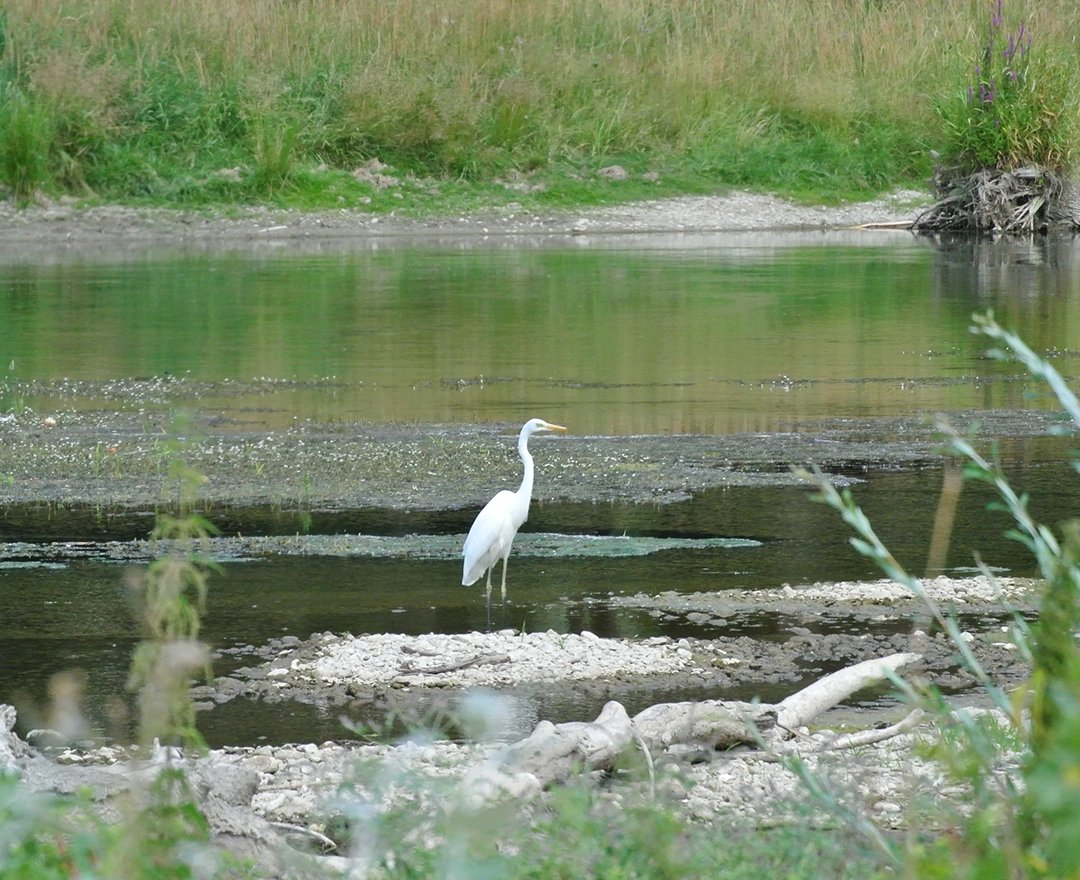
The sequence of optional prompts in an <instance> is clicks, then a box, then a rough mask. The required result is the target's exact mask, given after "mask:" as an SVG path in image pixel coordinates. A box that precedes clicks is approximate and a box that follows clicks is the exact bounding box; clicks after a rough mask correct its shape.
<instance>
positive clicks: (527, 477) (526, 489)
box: [517, 434, 533, 510]
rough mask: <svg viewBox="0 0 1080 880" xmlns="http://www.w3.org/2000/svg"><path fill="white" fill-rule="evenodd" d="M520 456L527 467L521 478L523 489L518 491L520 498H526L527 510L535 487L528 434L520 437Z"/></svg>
mask: <svg viewBox="0 0 1080 880" xmlns="http://www.w3.org/2000/svg"><path fill="white" fill-rule="evenodd" d="M518 455H520V456H521V463H522V464H523V465H525V474H524V476H522V478H521V488H520V489H518V490H517V494H518V496H519V497H524V498H525V505H526V510H527V509H528V504H529V499H530V498H531V497H532V487H533V457H532V456H531V455H530V454H529V437H528V435H527V434H522V435H521V436H520V437H518Z"/></svg>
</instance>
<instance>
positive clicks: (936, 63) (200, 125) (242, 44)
mask: <svg viewBox="0 0 1080 880" xmlns="http://www.w3.org/2000/svg"><path fill="white" fill-rule="evenodd" d="M1009 5H1010V10H1011V11H1010V14H1011V15H1012V16H1013V17H1014V18H1015V19H1017V20H1023V21H1025V22H1026V23H1027V27H1028V30H1029V32H1031V33H1035V34H1037V39H1038V40H1039V44H1040V47H1041V49H1042V50H1043V51H1045V52H1046V53H1047V54H1048V55H1049V56H1051V57H1054V58H1057V59H1058V60H1059V61H1061V63H1063V64H1072V65H1075V62H1076V52H1077V50H1076V47H1075V44H1074V43H1073V42H1072V35H1073V34H1074V33H1076V31H1077V30H1078V28H1080V9H1078V8H1077V6H1076V4H1073V3H1069V2H1067V0H1043V2H1038V3H1037V2H1034V0H1013V2H1010V4H1009ZM5 10H6V11H5V12H4V13H2V18H0V113H4V114H7V115H8V116H10V115H11V114H12V113H13V112H16V111H18V112H30V113H31V114H32V117H33V118H34V119H40V120H44V121H46V122H47V123H48V124H43V126H42V127H41V128H40V131H41V132H44V134H41V135H38V136H39V137H44V138H45V139H46V140H47V141H48V144H47V150H46V162H45V168H46V171H47V173H45V174H42V173H37V172H35V173H30V174H29V175H26V177H27V180H26V181H25V182H21V183H20V182H17V181H16V182H15V183H14V184H13V183H12V181H13V180H14V179H15V178H13V176H12V174H11V172H10V170H7V171H5V175H6V177H7V179H8V182H9V185H14V186H15V187H16V188H20V189H21V190H26V189H28V188H29V187H31V186H38V185H47V186H49V187H52V188H53V189H56V190H69V191H74V192H78V191H80V190H81V191H83V192H89V191H92V192H97V193H99V194H101V195H103V196H108V197H116V198H128V199H131V198H135V197H147V198H152V199H158V200H166V201H175V202H181V203H184V202H188V203H190V202H199V201H207V200H210V201H213V200H222V199H225V200H228V199H236V200H244V199H251V198H261V197H265V196H266V193H267V192H277V191H281V190H282V189H287V188H288V183H289V180H290V177H293V176H295V173H296V172H297V171H300V170H302V169H304V168H309V167H317V166H319V165H320V164H325V165H327V166H329V167H330V168H339V169H345V170H348V169H351V168H353V167H355V166H356V165H358V164H359V163H360V162H362V161H363V160H366V159H368V158H370V157H373V156H377V157H378V158H380V159H381V160H382V161H384V162H390V163H391V164H393V165H395V166H397V167H398V169H399V170H401V171H411V172H414V173H415V174H418V175H436V176H440V177H463V178H467V179H478V180H491V179H493V178H495V177H496V176H498V175H502V174H506V173H509V172H511V171H516V172H532V171H548V172H550V171H552V170H553V169H554V170H561V171H562V172H564V175H568V174H570V173H575V171H577V172H580V170H581V169H582V168H584V169H591V168H594V167H597V166H599V165H600V164H602V163H604V162H609V161H614V160H618V161H620V162H622V163H623V164H624V165H626V166H627V167H628V168H630V169H631V170H647V169H650V168H651V169H653V170H661V171H665V172H668V171H670V172H671V173H672V174H676V175H678V174H681V175H683V177H684V178H685V180H684V181H683V183H684V185H685V186H689V187H693V186H697V187H703V186H710V185H719V184H738V185H750V186H758V187H770V188H774V189H780V190H784V191H789V192H798V191H806V192H816V193H819V194H820V195H824V196H828V195H833V196H839V195H844V194H847V193H854V192H872V191H875V190H880V189H882V188H885V187H888V186H890V185H892V184H894V183H896V182H897V181H902V180H907V179H912V178H915V177H918V176H919V175H922V174H924V173H926V172H927V171H928V170H929V164H930V160H929V158H928V150H929V149H930V148H933V147H935V141H936V139H937V129H938V123H937V121H936V117H935V114H934V112H933V106H934V101H935V99H937V98H940V97H941V96H942V95H943V93H944V92H945V91H947V90H948V89H950V88H952V89H955V83H957V82H959V81H960V79H961V77H962V76H963V74H964V72H965V71H966V70H968V69H970V67H969V64H970V60H971V58H970V55H971V54H972V51H974V50H975V49H977V47H978V46H980V45H981V41H982V34H983V31H984V29H985V22H986V19H987V15H988V12H989V7H988V6H987V7H985V8H984V4H982V3H978V2H971V0H942V2H933V0H910V2H904V3H897V2H886V0H755V2H748V0H684V2H674V0H666V2H663V0H575V2H569V0H530V2H521V0H490V2H484V3H471V2H467V0H436V2H421V0H381V2H375V0H356V2H348V3H346V2H341V0H306V2H302V3H296V2H285V0H259V2H256V0H189V2H184V3H161V2H156V0H126V2H123V3H120V2H118V0H67V2H62V0H9V2H8V3H6V4H5ZM13 108H14V109H13ZM18 108H30V110H19V109H18ZM20 118H21V117H20ZM30 128H33V126H30ZM21 130H23V131H24V132H25V131H29V128H28V127H27V125H26V123H22V124H21ZM35 130H36V131H37V130H39V129H35ZM11 140H12V139H11V137H7V138H6V140H5V142H4V143H0V153H2V154H3V155H5V156H13V157H15V158H14V159H13V160H11V161H15V162H17V163H18V162H21V161H23V160H20V159H18V156H19V155H20V153H19V151H20V150H22V151H23V153H22V154H21V155H23V157H24V159H25V156H26V152H25V150H26V148H25V146H20V144H18V143H9V142H10V141H11ZM5 161H8V160H5ZM9 164H10V162H9ZM31 164H32V163H31ZM237 165H240V166H242V168H243V169H244V172H245V173H244V174H243V175H242V176H243V180H242V181H241V182H236V181H230V180H228V179H227V178H222V177H215V176H214V175H213V172H214V171H216V170H218V169H220V168H233V167H236V166H237ZM28 167H29V166H28Z"/></svg>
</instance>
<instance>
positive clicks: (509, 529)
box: [461, 419, 566, 604]
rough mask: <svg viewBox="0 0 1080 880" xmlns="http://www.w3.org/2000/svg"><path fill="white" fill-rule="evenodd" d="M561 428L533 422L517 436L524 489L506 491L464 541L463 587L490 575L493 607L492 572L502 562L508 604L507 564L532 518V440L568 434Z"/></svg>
mask: <svg viewBox="0 0 1080 880" xmlns="http://www.w3.org/2000/svg"><path fill="white" fill-rule="evenodd" d="M565 430H566V428H564V427H563V426H562V425H552V424H549V423H548V422H545V421H544V420H543V419H530V420H529V421H527V422H526V423H525V424H524V426H523V427H522V429H521V433H520V434H519V435H518V455H520V456H521V462H522V464H524V465H525V475H524V476H523V477H522V479H521V487H520V488H519V489H518V490H517V491H516V492H511V491H510V490H509V489H503V490H502V491H501V492H499V493H497V494H496V495H495V497H494V498H492V499H491V500H490V501H489V502H488V503H487V504H486V505H485V506H484V509H483V510H481V511H480V513H479V514H478V515H477V517H476V519H475V520H474V521H473V524H472V528H471V529H469V536H468V537H467V538H466V539H465V549H464V551H463V555H464V557H465V566H464V569H463V572H462V575H461V583H462V584H463V585H465V586H466V587H468V586H471V585H472V584H474V583H476V581H477V580H479V579H480V576H481V575H482V574H484V573H485V572H487V599H488V603H489V604H490V603H491V570H492V569H493V568H494V567H495V564H496V563H497V562H498V561H499V560H500V559H501V560H502V563H503V570H502V598H503V602H505V601H506V561H507V559H508V558H509V557H510V547H511V545H512V544H513V543H514V536H515V535H516V534H517V531H518V529H520V528H521V524H522V523H523V522H525V520H527V519H528V518H529V501H531V500H532V487H533V459H532V456H531V455H530V454H529V438H530V437H531V436H532V435H533V434H536V433H538V432H544V431H565Z"/></svg>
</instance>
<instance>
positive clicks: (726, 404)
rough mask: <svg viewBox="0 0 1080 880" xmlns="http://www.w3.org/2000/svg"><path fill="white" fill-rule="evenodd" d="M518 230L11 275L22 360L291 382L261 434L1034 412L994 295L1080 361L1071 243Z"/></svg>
mask: <svg viewBox="0 0 1080 880" xmlns="http://www.w3.org/2000/svg"><path fill="white" fill-rule="evenodd" d="M514 241H515V240H511V241H509V242H508V241H506V240H499V241H498V242H487V243H484V242H477V241H475V240H474V241H471V242H469V244H468V246H466V245H462V246H460V247H456V248H451V247H448V246H447V245H446V244H445V243H442V244H438V245H431V246H428V247H419V246H413V247H395V246H392V245H391V246H387V244H386V243H385V242H383V243H382V244H381V246H374V245H372V246H369V247H366V248H360V247H347V246H346V245H345V244H343V243H340V242H336V243H335V242H328V243H323V245H322V247H320V248H315V249H312V246H308V248H307V249H300V248H298V250H297V252H291V251H290V250H289V249H288V248H281V249H277V250H271V251H268V250H265V249H255V250H252V249H248V250H225V251H214V252H205V251H198V252H185V251H183V250H151V251H145V252H136V253H126V254H124V255H123V258H122V259H118V260H115V261H110V260H109V259H107V255H104V256H102V257H100V258H96V259H94V260H88V259H87V258H85V257H79V258H74V257H73V258H72V259H70V260H64V259H61V258H59V257H58V259H57V260H56V261H55V262H50V263H46V264H43V265H42V264H23V263H17V264H12V265H8V266H2V265H0V370H5V369H6V373H7V377H8V378H9V379H21V380H58V379H61V378H64V377H68V378H71V379H81V380H89V379H96V380H107V379H119V378H126V377H132V376H161V375H174V376H188V377H191V378H193V379H195V380H199V381H221V380H240V381H248V380H253V379H261V378H267V379H270V380H275V381H284V380H290V381H291V382H292V384H287V385H281V386H279V387H278V388H277V391H276V393H272V394H269V395H267V394H260V395H259V396H257V397H245V396H243V395H242V394H241V395H240V396H232V394H231V393H229V394H228V395H223V396H221V397H220V398H219V399H216V400H211V401H203V403H204V405H205V404H207V403H209V404H210V405H212V406H214V407H216V408H220V409H221V410H223V411H227V412H229V413H231V414H233V415H235V416H237V417H239V418H241V419H242V420H243V421H244V422H247V423H255V424H271V425H281V424H287V423H291V422H292V421H293V419H294V418H300V419H305V418H311V419H314V420H317V421H341V420H360V421H384V422H385V421H406V422H408V421H449V422H457V423H460V422H489V421H500V422H511V423H514V422H521V421H524V420H525V419H526V418H529V417H531V416H533V415H536V414H542V415H543V416H544V417H546V418H548V419H549V420H551V421H557V422H559V423H561V424H566V425H568V426H571V427H572V428H573V430H574V431H575V432H576V433H579V434H632V433H653V432H655V433H688V432H701V433H724V432H731V431H746V430H773V429H778V428H780V429H782V428H785V427H789V426H791V425H792V423H793V422H796V421H804V420H814V419H819V418H824V417H837V416H839V417H844V416H860V417H861V416H887V415H895V414H900V413H909V412H912V411H933V410H940V409H965V408H980V407H992V406H1017V405H1021V390H1022V389H1021V388H1019V387H1018V386H1017V385H1016V383H1014V382H1011V381H1008V378H1007V377H1011V376H1013V375H1015V373H1016V372H1017V371H1016V370H1015V368H1013V367H1011V366H1002V365H999V364H996V363H993V362H990V361H987V360H986V359H985V358H984V356H983V351H984V349H985V348H986V346H985V345H983V344H982V343H980V341H979V340H978V339H976V338H975V337H973V336H972V335H971V334H970V333H969V332H968V325H969V323H970V316H971V313H972V311H973V310H976V309H985V308H988V307H993V308H994V309H995V310H996V311H997V312H998V314H999V315H1000V316H1001V317H1002V318H1003V319H1005V320H1006V321H1008V322H1009V323H1010V324H1012V325H1013V326H1014V327H1015V328H1016V329H1017V330H1019V331H1020V332H1021V333H1022V334H1023V335H1024V336H1025V338H1027V339H1028V340H1029V342H1031V343H1032V344H1034V345H1036V346H1038V347H1039V348H1040V349H1042V350H1046V351H1050V352H1053V353H1055V354H1056V355H1057V357H1056V361H1055V362H1056V363H1057V364H1058V365H1059V366H1060V367H1061V368H1062V369H1063V371H1064V372H1066V373H1067V374H1068V375H1074V374H1075V371H1076V369H1077V360H1076V357H1077V355H1078V353H1080V326H1078V321H1080V317H1078V315H1080V310H1078V303H1080V247H1078V246H1077V245H1076V243H1075V242H1074V241H1073V240H1072V239H1071V238H1070V239H1051V240H1043V241H1039V242H1035V243H1024V242H1006V243H996V244H995V243H991V242H983V241H976V240H972V239H965V240H959V241H956V242H953V243H948V244H935V243H932V242H930V241H928V240H922V239H915V238H913V237H911V236H910V235H908V234H907V233H896V232H891V233H890V232H877V233H862V234H858V235H856V234H854V233H845V234H841V233H831V234H830V233H803V234H793V233H788V234H783V235H774V234H767V233H755V234H732V233H728V234H716V235H697V236H686V237H677V236H654V237H649V236H634V237H617V236H612V237H605V238H600V239H592V240H587V241H580V240H576V239H575V240H573V242H572V243H571V244H570V245H567V244H565V243H564V244H563V245H562V246H560V247H556V246H552V245H547V246H535V247H530V246H528V242H525V243H524V244H523V243H522V242H517V246H514ZM9 365H13V367H11V368H9V369H8V367H9ZM0 376H3V372H0ZM310 383H315V384H314V385H312V384H310ZM13 393H14V392H10V391H9V394H8V397H9V398H10V397H11V395H12V394H13ZM25 402H26V403H29V404H30V405H34V404H35V403H38V402H39V401H38V399H37V398H35V396H34V394H33V392H32V391H31V392H30V395H29V397H28V398H27V399H26V401H25ZM5 403H6V405H8V406H10V405H11V403H12V401H11V400H8V401H4V400H3V399H2V398H0V407H2V406H4V405H5ZM40 403H41V405H42V407H44V406H46V405H55V402H54V401H51V400H50V401H49V402H48V404H46V401H44V400H42V401H40ZM63 403H64V404H65V405H87V404H86V403H85V402H80V401H75V400H68V401H63Z"/></svg>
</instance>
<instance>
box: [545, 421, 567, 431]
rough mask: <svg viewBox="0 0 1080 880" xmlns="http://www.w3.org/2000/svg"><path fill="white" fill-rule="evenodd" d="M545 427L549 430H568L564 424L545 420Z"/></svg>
mask: <svg viewBox="0 0 1080 880" xmlns="http://www.w3.org/2000/svg"><path fill="white" fill-rule="evenodd" d="M544 427H545V428H547V429H548V430H549V431H565V430H566V428H564V427H563V426H562V425H553V424H551V422H544Z"/></svg>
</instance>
